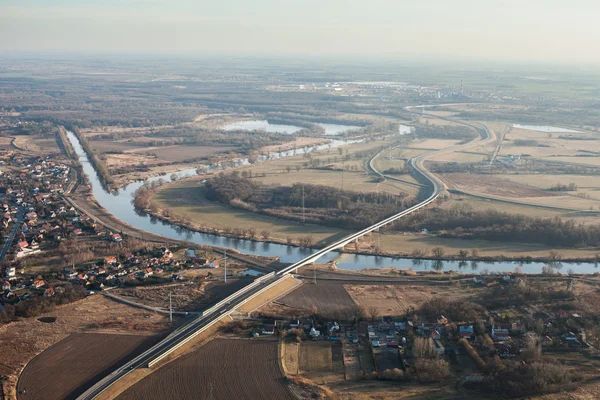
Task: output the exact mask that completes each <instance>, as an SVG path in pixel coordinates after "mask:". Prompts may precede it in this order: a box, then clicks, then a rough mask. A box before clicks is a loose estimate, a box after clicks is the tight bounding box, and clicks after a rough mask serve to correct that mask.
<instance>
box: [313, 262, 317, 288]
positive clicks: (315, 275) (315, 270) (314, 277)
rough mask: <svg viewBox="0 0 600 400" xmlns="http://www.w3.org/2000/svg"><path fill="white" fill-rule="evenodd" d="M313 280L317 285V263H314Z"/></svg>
mask: <svg viewBox="0 0 600 400" xmlns="http://www.w3.org/2000/svg"><path fill="white" fill-rule="evenodd" d="M313 282H314V284H315V285H316V284H317V266H316V265H315V264H313Z"/></svg>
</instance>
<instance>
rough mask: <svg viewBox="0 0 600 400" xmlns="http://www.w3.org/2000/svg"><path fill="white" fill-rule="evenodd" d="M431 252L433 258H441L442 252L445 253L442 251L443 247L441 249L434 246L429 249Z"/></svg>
mask: <svg viewBox="0 0 600 400" xmlns="http://www.w3.org/2000/svg"><path fill="white" fill-rule="evenodd" d="M431 253H432V254H433V256H434V257H435V258H442V257H444V254H446V252H445V251H444V249H442V248H441V247H434V248H433V249H432V250H431Z"/></svg>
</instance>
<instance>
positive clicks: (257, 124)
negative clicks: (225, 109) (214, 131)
mask: <svg viewBox="0 0 600 400" xmlns="http://www.w3.org/2000/svg"><path fill="white" fill-rule="evenodd" d="M221 129H223V130H224V131H240V130H241V131H262V132H267V133H285V134H292V133H295V132H298V131H299V130H301V129H302V128H301V127H299V126H294V125H282V124H271V123H269V121H267V120H254V121H241V122H234V123H232V124H228V125H225V126H223V127H222V128H221Z"/></svg>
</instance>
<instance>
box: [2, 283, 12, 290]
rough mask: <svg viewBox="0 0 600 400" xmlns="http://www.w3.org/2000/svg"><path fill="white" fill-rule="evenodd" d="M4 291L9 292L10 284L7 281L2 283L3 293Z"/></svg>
mask: <svg viewBox="0 0 600 400" xmlns="http://www.w3.org/2000/svg"><path fill="white" fill-rule="evenodd" d="M5 290H10V282H9V281H4V282H2V291H5Z"/></svg>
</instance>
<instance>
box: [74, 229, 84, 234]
mask: <svg viewBox="0 0 600 400" xmlns="http://www.w3.org/2000/svg"><path fill="white" fill-rule="evenodd" d="M73 233H74V234H75V235H81V233H82V230H81V229H79V228H78V229H75V230H74V231H73Z"/></svg>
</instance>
